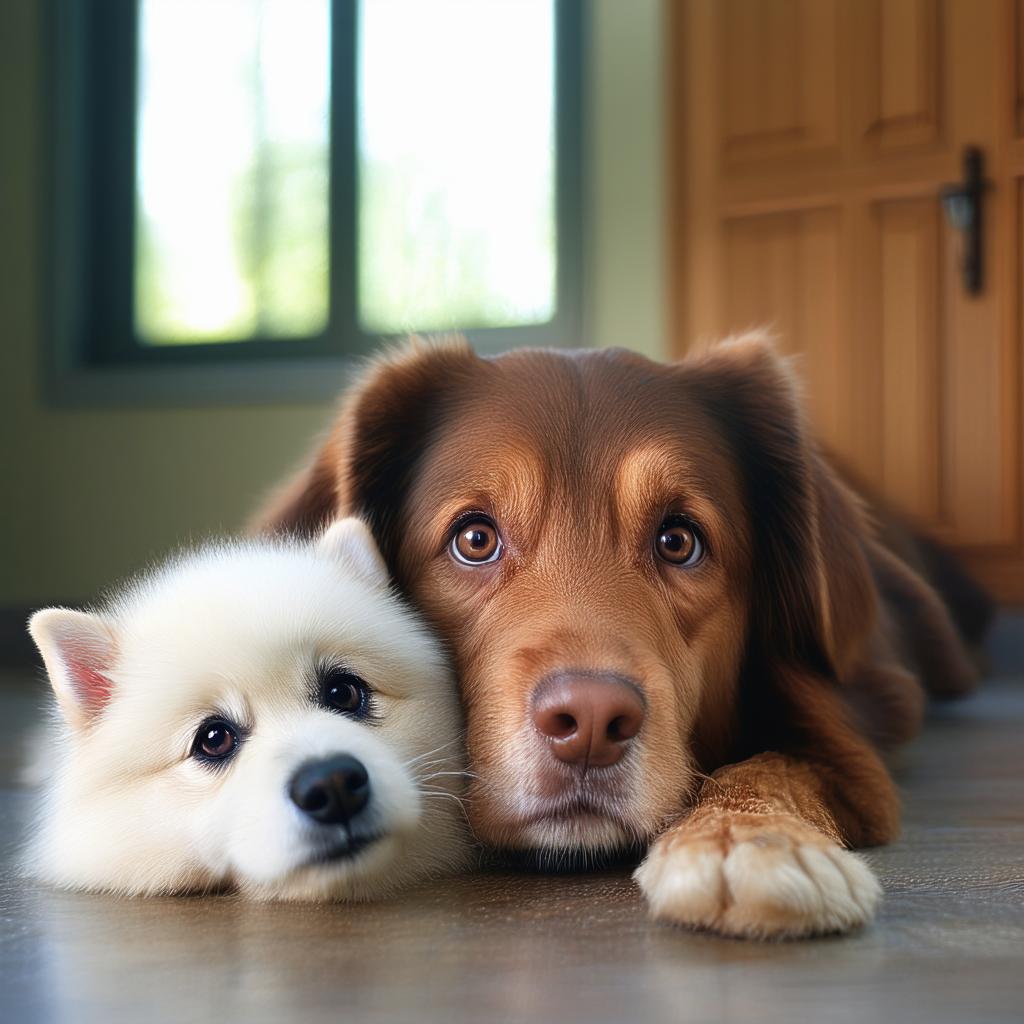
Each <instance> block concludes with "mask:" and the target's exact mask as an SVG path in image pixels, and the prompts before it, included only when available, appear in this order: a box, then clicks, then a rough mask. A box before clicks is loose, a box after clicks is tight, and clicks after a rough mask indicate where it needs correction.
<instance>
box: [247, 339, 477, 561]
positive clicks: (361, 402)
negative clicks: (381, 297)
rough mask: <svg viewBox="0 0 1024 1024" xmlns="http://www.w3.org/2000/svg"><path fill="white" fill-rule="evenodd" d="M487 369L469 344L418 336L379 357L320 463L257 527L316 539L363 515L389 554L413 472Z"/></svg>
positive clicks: (352, 393) (353, 393)
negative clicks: (459, 397)
mask: <svg viewBox="0 0 1024 1024" xmlns="http://www.w3.org/2000/svg"><path fill="white" fill-rule="evenodd" d="M480 365H481V361H480V360H479V359H478V358H477V356H476V355H474V353H473V351H472V350H471V349H470V347H469V345H468V343H467V342H466V341H465V339H463V338H461V337H450V338H444V339H440V340H432V341H425V340H423V339H421V338H411V339H409V340H408V341H407V342H405V343H404V344H403V345H401V346H400V347H398V348H397V349H394V350H392V351H391V352H387V353H385V354H384V355H382V356H378V357H377V358H376V359H374V360H373V361H372V362H371V363H370V365H369V366H368V367H367V368H366V370H365V371H364V373H363V374H362V375H361V377H360V378H359V379H358V380H357V381H356V382H355V383H354V384H352V386H351V387H350V388H348V390H347V391H346V392H345V393H344V395H343V396H342V406H341V411H340V413H339V415H338V417H337V419H336V420H335V422H334V425H333V426H332V428H331V430H330V433H329V434H328V435H327V437H326V438H325V439H324V440H323V441H322V442H321V443H320V444H319V445H318V446H317V448H316V449H315V451H314V454H313V458H312V460H311V461H310V462H309V464H308V465H307V466H306V467H305V468H304V469H302V470H301V471H300V472H299V473H298V474H297V475H296V476H295V477H294V478H293V479H291V480H290V481H289V482H288V483H286V484H285V485H284V487H283V488H282V489H281V490H280V491H279V492H278V494H277V495H275V496H274V497H273V498H271V500H270V501H269V502H268V503H267V505H266V507H265V508H264V509H263V510H262V511H261V512H260V513H259V515H258V516H257V517H256V519H255V520H254V522H253V523H252V529H254V530H256V531H259V532H272V531H274V532H279V531H283V532H288V533H297V534H299V535H302V536H313V535H315V534H317V533H319V532H320V531H322V530H323V528H324V527H325V526H326V525H327V524H328V523H329V522H330V521H331V520H332V519H334V518H336V517H337V516H345V515H361V516H363V517H364V518H365V519H366V520H367V522H368V523H369V524H370V526H371V528H372V530H373V532H374V535H375V537H376V538H377V541H378V543H379V544H380V545H381V548H382V550H383V551H384V554H385V556H390V554H391V552H390V550H388V549H389V546H390V533H391V527H392V525H393V524H394V522H395V518H396V517H397V515H398V514H399V512H400V509H401V505H402V500H403V498H404V495H405V490H406V487H407V486H408V483H409V481H410V478H411V474H412V471H413V468H414V467H415V465H416V462H417V460H418V459H419V458H420V456H421V455H422V453H423V451H424V449H425V448H426V446H427V444H428V443H429V440H430V437H431V435H432V434H433V432H434V430H435V429H436V427H437V425H438V424H439V423H440V422H441V421H442V419H443V418H444V417H445V415H446V414H447V411H448V407H449V404H450V398H449V396H451V395H455V394H457V393H458V392H459V390H460V385H462V384H464V383H465V381H466V379H467V378H468V377H469V375H471V374H472V373H473V372H474V371H476V370H477V369H478V368H479V367H480Z"/></svg>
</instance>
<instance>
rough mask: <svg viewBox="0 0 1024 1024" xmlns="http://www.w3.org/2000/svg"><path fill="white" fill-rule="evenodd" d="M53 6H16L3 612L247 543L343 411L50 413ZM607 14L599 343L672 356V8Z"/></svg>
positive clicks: (595, 217)
mask: <svg viewBox="0 0 1024 1024" xmlns="http://www.w3.org/2000/svg"><path fill="white" fill-rule="evenodd" d="M40 7H41V4H40V3H39V0H3V2H2V3H0V232H2V235H0V481H2V484H0V486H2V488H3V491H2V494H0V608H4V607H7V608H11V607H20V606H26V605H35V604H39V603H42V602H47V601H53V600H65V601H77V600H83V599H87V598H89V597H91V596H94V595H95V594H96V593H97V591H98V590H100V589H101V588H102V587H103V586H104V585H105V584H107V583H109V582H110V581H112V580H114V579H117V578H118V577H120V576H122V575H124V574H126V573H128V572H131V571H133V570H134V569H136V568H138V567H139V566H141V565H144V564H146V563H147V562H149V561H150V560H152V559H153V558H155V557H157V556H158V555H159V554H160V553H161V552H162V551H165V550H166V549H168V548H169V547H173V546H175V545H177V544H179V543H181V542H183V541H188V540H190V539H198V538H200V537H203V536H206V535H208V534H210V533H216V532H224V531H230V530H232V529H235V528H237V527H238V525H239V524H240V523H241V522H242V521H243V520H244V518H245V516H246V515H247V513H248V512H249V511H250V510H251V509H252V507H253V505H254V504H255V503H256V502H257V501H258V499H259V497H260V495H262V494H263V493H264V492H265V490H266V489H267V487H268V486H269V485H270V484H272V483H273V482H274V481H275V479H277V478H278V477H279V476H280V475H281V474H282V473H283V472H284V471H285V470H286V469H287V467H288V466H289V465H290V464H292V463H293V462H294V461H295V460H296V459H297V458H299V457H300V455H301V453H302V452H303V451H304V450H305V448H306V447H307V445H308V443H309V439H310V438H311V437H312V436H313V435H314V433H315V432H316V431H318V430H319V429H321V427H322V426H323V424H324V422H325V420H326V419H327V417H328V416H329V414H330V411H331V406H330V405H329V404H322V403H308V404H276V405H272V404H260V405H253V406H249V407H246V406H238V405H232V406H230V407H211V406H208V405H207V406H202V407H195V408H189V407H181V408H167V407H164V408H152V409H138V408H123V409H122V408H88V409H81V408H76V409H67V408H54V407H51V406H50V405H48V404H47V403H46V402H45V401H44V399H43V398H42V397H41V394H40V387H39V382H38V363H39V359H40V354H39V353H40V338H39V309H38V303H39V295H40V293H41V292H40V285H41V282H40V280H39V273H38V267H39V259H40V253H39V242H40V239H39V237H38V224H37V221H38V215H39V203H40V193H39V188H40V181H39V167H40V161H39V145H40V140H39V127H40V125H39V116H40V109H41V105H40V96H39V89H38V83H39V78H40V68H39V55H38V46H39V28H40ZM590 11H591V18H592V24H591V31H592V65H591V69H590V73H589V81H588V92H589V97H588V99H589V116H590V123H589V133H588V135H589V142H588V148H589V172H590V180H589V186H588V195H587V215H588V217H587V219H588V243H587V247H588V267H587V286H586V302H587V313H586V321H587V325H588V335H589V337H590V339H591V340H592V343H594V344H600V345H608V344H616V345H628V346H631V347H635V348H638V349H640V350H642V351H646V352H648V353H650V354H653V355H658V354H660V353H661V352H662V351H664V313H663V306H664V302H663V284H662V278H663V271H662V237H661V223H662V216H661V193H662V187H661V182H662V177H661V175H662V172H661V166H662V143H661V117H662V114H661V111H662V107H661V88H660V75H661V56H660V53H661V51H660V39H661V30H660V22H661V14H662V11H661V0H633V2H632V3H629V4H624V3H621V2H619V0H593V2H592V3H591V5H590ZM340 385H341V380H340V377H339V386H340Z"/></svg>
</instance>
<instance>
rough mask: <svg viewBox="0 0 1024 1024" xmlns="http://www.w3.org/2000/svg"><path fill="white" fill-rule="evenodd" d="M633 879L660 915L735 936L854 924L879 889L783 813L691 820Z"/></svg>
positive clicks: (860, 867)
mask: <svg viewBox="0 0 1024 1024" xmlns="http://www.w3.org/2000/svg"><path fill="white" fill-rule="evenodd" d="M691 822H692V824H691ZM633 877H634V878H635V879H636V881H637V882H638V883H639V885H640V888H641V889H642V890H643V892H644V895H645V896H646V897H647V902H648V904H649V906H650V908H651V913H652V914H653V915H654V917H656V918H658V919H659V920H662V921H668V922H671V923H673V924H680V925H686V926H688V927H691V928H706V929H710V930H711V931H715V932H718V933H719V934H721V935H732V936H736V937H740V938H758V939H782V938H801V937H804V936H810V935H825V934H828V933H834V932H846V931H850V930H851V929H853V928H856V927H858V926H860V925H862V924H864V923H865V922H866V921H868V920H869V919H870V918H871V916H872V914H873V913H874V911H875V907H876V906H877V904H878V900H879V897H880V896H881V894H882V890H881V887H880V886H879V884H878V880H877V879H876V878H875V876H874V874H873V873H872V871H871V869H870V868H869V867H868V866H867V864H866V863H865V862H864V860H863V859H861V858H860V857H858V856H857V855H856V854H854V853H850V852H849V851H848V850H844V849H843V848H842V847H841V846H839V845H838V844H837V843H835V842H833V841H832V840H831V839H829V838H828V837H827V836H825V835H822V834H821V833H820V832H818V831H817V830H816V829H814V828H811V827H810V826H809V825H807V824H806V823H804V822H803V821H801V820H800V819H799V818H797V817H794V816H792V815H788V814H773V815H757V814H724V813H723V814H717V815H715V816H713V817H710V818H709V817H704V818H702V819H701V820H699V821H697V820H693V819H691V821H688V822H685V823H683V824H682V825H679V826H677V827H676V828H674V829H672V830H671V831H670V832H667V833H665V835H663V836H661V838H659V839H658V840H657V841H656V842H655V843H654V845H653V846H652V847H651V849H650V851H649V852H648V854H647V857H646V859H645V860H644V862H643V864H641V865H640V867H639V868H638V869H637V871H636V874H635V875H634V876H633Z"/></svg>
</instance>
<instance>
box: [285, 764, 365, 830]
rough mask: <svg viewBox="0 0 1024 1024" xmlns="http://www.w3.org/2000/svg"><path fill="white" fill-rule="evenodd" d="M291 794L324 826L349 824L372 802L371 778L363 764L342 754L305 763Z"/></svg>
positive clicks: (302, 807) (294, 782) (293, 782)
mask: <svg viewBox="0 0 1024 1024" xmlns="http://www.w3.org/2000/svg"><path fill="white" fill-rule="evenodd" d="M288 795H289V796H290V797H291V799H292V803H294V804H295V806H296V807H298V808H299V810H300V811H304V812H305V813H306V814H308V815H309V816H310V817H311V818H312V819H313V820H314V821H318V822H320V824H322V825H342V824H347V823H348V822H349V821H351V820H352V819H353V818H354V817H355V816H356V815H357V814H358V813H359V812H360V811H361V810H362V809H363V808H364V807H365V806H366V805H367V803H368V802H369V800H370V776H369V774H368V773H367V771H366V768H365V767H364V766H363V764H362V762H361V761H358V760H356V758H354V757H351V756H350V755H348V754H340V755H338V756H337V757H331V758H328V759H327V760H324V761H314V762H311V763H309V764H304V765H303V766H302V767H301V768H300V769H299V770H298V771H297V772H296V773H295V774H294V775H293V776H292V781H291V784H290V785H289V787H288Z"/></svg>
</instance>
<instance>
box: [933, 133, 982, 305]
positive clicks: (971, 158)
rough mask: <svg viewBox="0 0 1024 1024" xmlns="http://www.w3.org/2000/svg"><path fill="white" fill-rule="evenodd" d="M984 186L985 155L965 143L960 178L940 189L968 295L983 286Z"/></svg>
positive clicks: (975, 293)
mask: <svg viewBox="0 0 1024 1024" xmlns="http://www.w3.org/2000/svg"><path fill="white" fill-rule="evenodd" d="M987 188H988V182H987V181H986V180H985V156H984V154H983V153H982V151H981V150H980V149H979V148H978V147H977V146H969V147H968V148H967V149H966V150H964V179H963V181H962V182H960V183H959V184H956V185H945V186H943V189H942V192H941V193H940V195H941V197H942V208H943V209H944V210H945V211H946V218H947V220H948V221H949V223H950V224H951V225H952V226H953V227H954V228H956V229H957V230H958V231H959V232H960V233H961V236H962V241H963V249H962V251H961V255H960V272H961V274H962V275H963V280H964V288H965V289H966V291H967V294H968V295H980V294H981V292H982V288H983V281H984V276H983V273H982V271H983V249H982V229H983V225H984V216H983V214H984V211H983V210H982V200H983V198H984V195H985V190H986V189H987Z"/></svg>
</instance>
